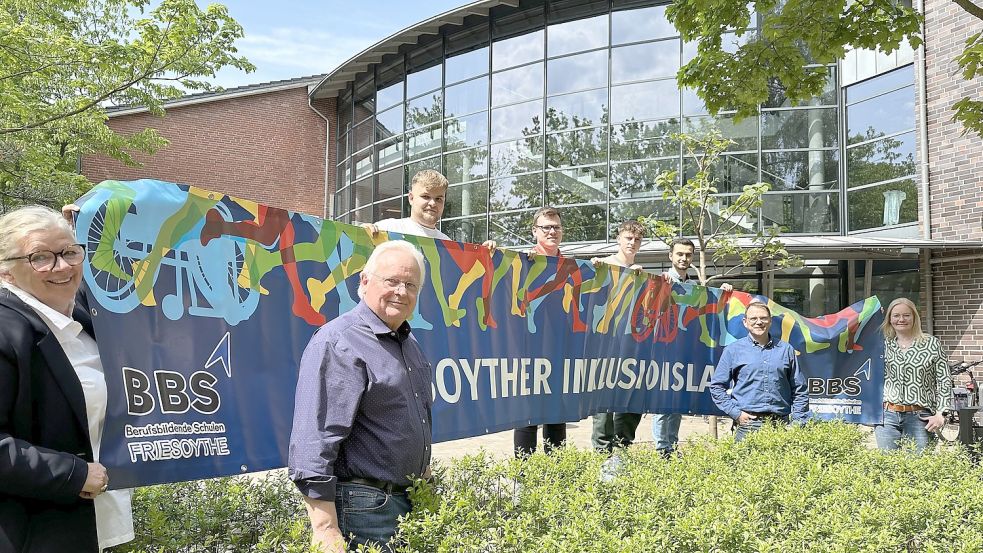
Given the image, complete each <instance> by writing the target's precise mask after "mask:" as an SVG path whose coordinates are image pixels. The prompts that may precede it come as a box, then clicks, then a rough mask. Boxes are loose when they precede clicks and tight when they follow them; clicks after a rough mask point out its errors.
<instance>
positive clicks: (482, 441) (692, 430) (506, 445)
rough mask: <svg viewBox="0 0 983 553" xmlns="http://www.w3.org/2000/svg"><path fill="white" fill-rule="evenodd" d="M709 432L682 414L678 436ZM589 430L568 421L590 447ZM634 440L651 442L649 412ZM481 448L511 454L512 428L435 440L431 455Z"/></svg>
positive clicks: (726, 424)
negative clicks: (472, 435) (473, 436)
mask: <svg viewBox="0 0 983 553" xmlns="http://www.w3.org/2000/svg"><path fill="white" fill-rule="evenodd" d="M718 427H719V431H718V435H719V436H721V437H723V436H726V435H727V434H728V433H729V432H730V419H728V418H726V417H721V418H720V419H719V422H718ZM709 432H710V426H709V425H708V424H707V423H706V421H704V419H703V417H702V416H684V417H683V422H682V424H681V425H680V427H679V439H680V441H685V440H686V439H687V438H689V437H690V436H697V435H706V434H708V433H709ZM590 434H591V419H590V418H586V419H584V420H582V421H580V422H571V423H567V442H569V443H571V444H573V445H575V446H577V447H580V448H585V449H586V448H589V447H590V446H591V445H590ZM542 440H543V434H542V430H540V432H539V443H540V447H542ZM635 443H639V444H646V443H647V444H648V445H653V443H654V442H653V440H652V415H645V416H644V417H642V422H641V423H639V425H638V432H637V434H636V436H635ZM481 449H484V450H485V451H487V452H488V453H490V454H491V455H492V456H493V457H494V458H496V459H500V458H505V457H508V456H510V455H512V431H511V430H507V431H505V432H498V433H495V434H488V435H485V436H478V437H475V438H465V439H463V440H454V441H452V442H443V443H439V444H434V446H433V458H434V460H437V461H441V462H442V463H444V464H446V463H447V462H448V461H450V460H451V459H454V458H457V457H463V456H465V455H469V454H472V453H477V452H478V451H480V450H481Z"/></svg>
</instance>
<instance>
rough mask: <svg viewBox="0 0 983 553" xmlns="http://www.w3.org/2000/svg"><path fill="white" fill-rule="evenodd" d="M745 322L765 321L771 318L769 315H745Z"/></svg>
mask: <svg viewBox="0 0 983 553" xmlns="http://www.w3.org/2000/svg"><path fill="white" fill-rule="evenodd" d="M745 319H746V320H747V322H749V323H751V324H757V323H766V322H768V321H770V320H771V317H745Z"/></svg>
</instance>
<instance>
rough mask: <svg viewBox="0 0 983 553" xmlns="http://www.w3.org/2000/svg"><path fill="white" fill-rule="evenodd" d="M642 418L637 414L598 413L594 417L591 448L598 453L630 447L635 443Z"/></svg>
mask: <svg viewBox="0 0 983 553" xmlns="http://www.w3.org/2000/svg"><path fill="white" fill-rule="evenodd" d="M641 420H642V416H641V415H638V414H636V413H598V414H596V415H594V421H593V422H594V425H593V431H592V432H591V436H590V443H591V446H593V447H594V449H596V450H597V451H601V452H604V451H607V452H611V451H613V450H614V448H616V447H628V446H630V445H631V444H632V442H634V441H635V430H637V429H638V423H639V421H641Z"/></svg>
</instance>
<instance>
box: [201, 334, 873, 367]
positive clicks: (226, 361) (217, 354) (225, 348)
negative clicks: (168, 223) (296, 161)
mask: <svg viewBox="0 0 983 553" xmlns="http://www.w3.org/2000/svg"><path fill="white" fill-rule="evenodd" d="M215 363H221V364H222V368H224V369H225V374H226V375H228V377H229V378H232V348H231V346H230V342H229V333H228V332H226V333H225V336H222V339H221V340H219V342H218V345H216V346H215V349H213V350H212V354H211V355H209V356H208V361H205V368H206V369H207V368H210V367H211V366H212V365H214V364H215ZM868 363H870V361H868Z"/></svg>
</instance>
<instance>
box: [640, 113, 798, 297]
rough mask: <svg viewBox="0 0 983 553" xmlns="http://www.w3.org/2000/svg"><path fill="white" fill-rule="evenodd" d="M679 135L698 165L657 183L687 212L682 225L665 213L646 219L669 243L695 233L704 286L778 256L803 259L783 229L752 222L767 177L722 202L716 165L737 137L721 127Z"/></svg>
mask: <svg viewBox="0 0 983 553" xmlns="http://www.w3.org/2000/svg"><path fill="white" fill-rule="evenodd" d="M676 139H677V140H680V141H682V144H683V150H684V152H685V155H686V157H687V159H688V161H689V162H690V163H691V164H692V174H689V175H687V178H686V179H684V180H683V182H680V179H679V175H678V171H675V170H672V171H666V172H664V173H662V174H660V175H659V176H658V177H657V178H656V184H657V186H658V188H659V189H660V190H661V191H662V197H663V199H664V200H666V201H667V202H669V203H670V204H672V205H674V206H678V208H679V209H680V210H681V211H682V219H681V224H680V223H677V222H675V221H667V220H665V219H664V218H659V217H643V218H642V219H641V221H642V223H644V224H646V225H647V226H648V227H649V231H650V232H649V234H650V235H652V236H655V237H656V238H658V239H660V240H662V241H663V242H665V243H666V244H669V243H671V242H672V239H673V238H675V237H677V236H681V235H688V236H693V237H694V242H695V243H696V246H697V249H698V251H699V257H698V258H697V262H696V265H695V268H696V272H697V277H698V278H699V282H700V284H702V285H704V286H705V285H706V284H708V283H709V282H711V281H713V280H717V279H723V278H726V277H727V276H728V275H732V274H734V273H736V272H738V271H740V270H742V269H744V268H746V267H753V266H755V265H756V264H757V263H758V262H759V261H772V262H774V264H775V266H776V268H778V269H780V268H785V267H789V266H795V265H798V264H800V262H801V260H800V258H799V257H797V256H795V255H792V254H790V253H789V251H788V250H787V249H786V248H785V245H784V244H783V243H782V242H781V240H779V239H778V233H779V232H780V231H781V230H782V229H780V228H776V227H770V228H768V229H765V230H764V231H762V230H760V229H758V228H757V225H754V224H750V223H749V219H750V217H751V216H752V215H753V214H754V213H756V212H757V210H758V208H760V207H761V204H762V195H763V194H764V193H765V192H767V191H768V190H769V189H770V185H768V184H767V183H763V182H759V183H755V184H747V185H744V186H743V187H742V188H741V192H740V195H739V196H736V197H731V199H730V201H729V202H723V201H721V198H720V196H718V195H717V194H718V188H717V185H718V183H719V178H718V177H716V176H715V168H716V167H718V166H719V163H720V161H721V159H722V156H723V154H724V152H725V151H726V150H727V148H728V147H730V146H731V145H732V144H733V141H732V140H730V139H727V138H723V137H722V136H721V134H720V131H718V130H716V129H711V130H709V131H706V132H705V133H703V134H699V135H694V134H688V133H681V134H678V135H676ZM739 236H744V237H745V240H746V241H747V243H746V244H740V243H739V242H738V240H739V239H738V237H739ZM734 260H736V261H737V262H736V263H734V262H733V261H734ZM724 261H727V262H728V267H727V268H726V269H725V270H723V271H720V272H718V273H717V274H715V275H712V276H710V275H708V274H707V268H708V265H717V264H718V263H722V262H724Z"/></svg>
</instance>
